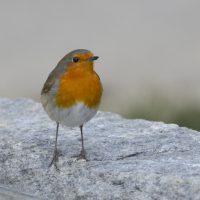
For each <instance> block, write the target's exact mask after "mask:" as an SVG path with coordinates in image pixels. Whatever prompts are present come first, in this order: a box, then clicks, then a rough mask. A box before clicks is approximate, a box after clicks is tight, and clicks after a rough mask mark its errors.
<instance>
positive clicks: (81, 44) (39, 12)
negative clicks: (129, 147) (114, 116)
mask: <svg viewBox="0 0 200 200" xmlns="http://www.w3.org/2000/svg"><path fill="white" fill-rule="evenodd" d="M199 9H200V1H197V0H190V1H188V0H168V1H160V0H151V1H149V0H135V1H132V0H127V1H120V0H101V1H100V0H84V1H78V0H57V1H53V0H37V1H32V0H18V1H13V0H7V1H3V0H2V1H0V27H1V31H0V55H1V56H0V96H1V97H9V98H16V97H28V98H33V99H34V100H36V101H39V98H40V91H41V88H42V86H43V84H44V82H45V80H46V78H47V76H48V74H49V73H50V71H51V70H52V69H53V68H54V67H55V66H56V64H57V62H58V61H59V60H60V59H61V58H62V57H63V56H64V55H65V54H66V53H68V52H69V51H71V50H73V49H77V48H85V49H89V50H91V51H92V52H94V54H95V55H98V56H99V57H100V59H99V60H98V61H97V62H96V65H95V68H96V71H97V72H98V74H99V75H100V77H101V79H102V82H103V86H104V96H103V99H102V104H101V110H105V111H112V112H116V113H119V114H121V115H122V116H124V117H127V118H143V119H149V120H157V121H164V122H167V123H177V124H179V125H180V126H186V127H190V128H193V129H196V130H200V89H199V86H200V78H199V72H200V67H199V66H200V56H199V54H200V23H199V19H200V12H199Z"/></svg>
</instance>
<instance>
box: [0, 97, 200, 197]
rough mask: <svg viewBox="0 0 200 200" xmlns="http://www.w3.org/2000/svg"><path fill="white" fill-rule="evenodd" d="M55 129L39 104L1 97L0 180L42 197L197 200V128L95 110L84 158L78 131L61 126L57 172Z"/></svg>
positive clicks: (199, 135)
mask: <svg viewBox="0 0 200 200" xmlns="http://www.w3.org/2000/svg"><path fill="white" fill-rule="evenodd" d="M55 129H56V124H55V122H53V121H51V120H50V119H49V118H48V116H47V115H46V113H45V112H44V111H43V108H42V106H41V104H39V103H36V102H34V101H32V100H28V99H15V100H10V99H0V152H1V153H0V184H1V185H3V186H5V187H6V188H11V189H14V190H15V191H19V192H24V193H28V194H30V195H34V196H36V197H37V198H39V199H44V200H47V199H51V200H66V199H67V200H72V199H73V200H79V199H83V200H85V199H86V200H88V199H91V200H96V199H104V200H130V199H134V200H151V199H152V200H153V199H154V200H155V199H159V200H160V199H164V200H167V199H172V200H177V199H180V200H183V199H187V200H189V199H191V200H199V199H200V133H199V132H197V131H193V130H190V129H187V128H181V127H179V126H177V125H175V124H164V123H162V122H151V121H145V120H128V119H124V118H122V117H120V116H119V115H117V114H113V113H106V112H98V114H97V115H96V116H95V117H94V118H93V119H92V120H91V121H90V122H88V123H87V124H86V125H85V127H84V136H85V148H86V152H87V158H88V161H87V162H86V161H84V160H77V159H76V158H74V157H73V156H74V155H76V154H78V153H79V151H80V148H81V143H80V132H79V129H78V128H67V127H62V126H61V127H60V130H59V138H58V147H59V150H60V152H61V156H60V158H59V163H58V166H59V169H60V171H57V170H56V169H55V168H54V167H51V168H49V167H48V165H49V163H50V160H51V158H52V154H53V149H54V139H55ZM0 199H1V190H0ZM16 199H17V198H16Z"/></svg>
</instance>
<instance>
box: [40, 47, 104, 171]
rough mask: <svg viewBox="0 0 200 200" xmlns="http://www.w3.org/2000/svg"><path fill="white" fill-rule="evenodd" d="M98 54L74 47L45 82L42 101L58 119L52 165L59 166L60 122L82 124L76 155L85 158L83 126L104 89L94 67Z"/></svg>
mask: <svg viewBox="0 0 200 200" xmlns="http://www.w3.org/2000/svg"><path fill="white" fill-rule="evenodd" d="M98 58H99V57H98V56H94V54H93V53H92V52H91V51H89V50H86V49H76V50H73V51H71V52H69V53H68V54H67V55H65V56H64V57H63V58H62V59H61V60H60V61H59V62H58V64H57V65H56V67H55V68H54V69H53V70H52V72H51V73H50V74H49V76H48V78H47V80H46V82H45V83H44V86H43V88H42V91H41V103H42V105H43V108H44V110H45V111H46V113H47V114H48V116H49V118H50V119H51V120H53V121H55V122H56V137H55V147H54V152H53V158H52V160H51V162H50V164H49V167H50V166H52V165H53V164H54V166H55V168H56V169H58V166H57V162H58V158H59V153H58V149H57V139H58V131H59V125H63V126H67V127H79V128H80V133H81V151H80V154H79V155H78V156H77V157H78V159H85V160H86V152H85V148H84V139H83V126H84V125H85V123H86V122H88V121H89V120H90V119H92V118H93V117H94V116H95V114H96V113H97V111H98V108H99V105H100V102H101V97H102V92H103V87H102V83H101V80H100V78H99V76H98V74H97V73H96V72H95V70H94V61H96V60H97V59H98Z"/></svg>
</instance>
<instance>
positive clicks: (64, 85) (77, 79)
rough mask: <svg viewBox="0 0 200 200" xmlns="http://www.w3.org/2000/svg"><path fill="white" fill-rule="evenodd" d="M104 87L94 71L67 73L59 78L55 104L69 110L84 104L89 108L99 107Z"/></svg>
mask: <svg viewBox="0 0 200 200" xmlns="http://www.w3.org/2000/svg"><path fill="white" fill-rule="evenodd" d="M101 95H102V85H101V82H100V79H99V77H98V75H97V74H96V73H95V72H94V71H89V72H88V71H83V70H75V71H72V72H70V71H69V72H65V73H64V74H63V75H61V76H60V77H59V84H58V89H57V93H56V95H55V103H56V105H57V106H58V107H62V108H68V107H71V106H72V105H74V104H76V103H78V102H83V103H84V104H85V105H86V106H87V107H89V108H95V107H97V106H98V105H99V103H100V100H101Z"/></svg>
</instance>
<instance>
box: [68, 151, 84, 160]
mask: <svg viewBox="0 0 200 200" xmlns="http://www.w3.org/2000/svg"><path fill="white" fill-rule="evenodd" d="M72 158H77V160H86V161H87V158H86V152H85V151H84V150H81V152H80V154H79V155H74V156H72Z"/></svg>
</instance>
